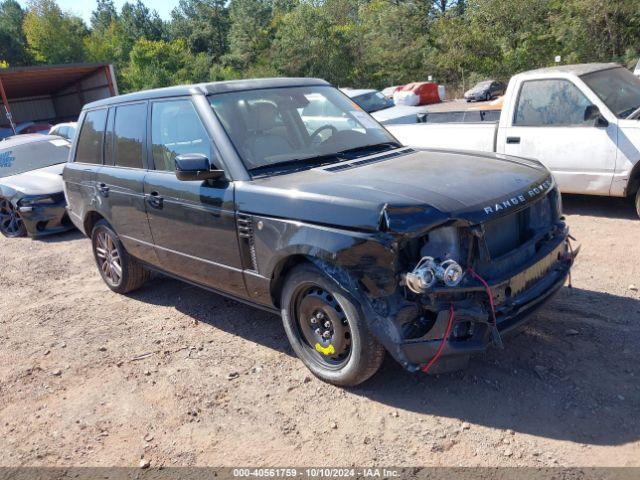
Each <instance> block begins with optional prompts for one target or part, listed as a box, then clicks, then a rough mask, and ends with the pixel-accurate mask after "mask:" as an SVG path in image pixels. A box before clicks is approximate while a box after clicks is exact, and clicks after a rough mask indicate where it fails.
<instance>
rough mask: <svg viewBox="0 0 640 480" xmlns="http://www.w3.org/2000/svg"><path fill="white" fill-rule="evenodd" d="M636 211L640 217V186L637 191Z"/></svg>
mask: <svg viewBox="0 0 640 480" xmlns="http://www.w3.org/2000/svg"><path fill="white" fill-rule="evenodd" d="M636 213H637V214H638V217H640V188H639V189H638V191H637V192H636Z"/></svg>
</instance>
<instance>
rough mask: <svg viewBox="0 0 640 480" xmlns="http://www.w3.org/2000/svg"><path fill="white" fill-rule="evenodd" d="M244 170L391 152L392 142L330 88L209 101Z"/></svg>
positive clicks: (248, 94) (274, 90) (237, 95)
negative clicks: (373, 151)
mask: <svg viewBox="0 0 640 480" xmlns="http://www.w3.org/2000/svg"><path fill="white" fill-rule="evenodd" d="M209 102H210V104H211V107H212V108H213V111H214V112H215V114H216V115H217V117H218V118H219V119H220V122H221V123H222V125H223V126H224V128H225V130H226V132H227V135H229V138H230V139H231V141H232V142H233V145H234V146H235V148H236V150H237V152H238V154H239V155H240V157H241V158H242V161H243V162H244V164H245V166H246V167H247V169H248V170H249V171H251V172H253V173H256V172H259V171H264V170H269V169H270V167H277V166H280V167H281V168H282V167H284V166H287V167H289V166H290V167H291V168H295V167H296V166H301V165H304V164H305V161H306V163H311V162H312V161H316V162H322V163H332V162H337V161H340V160H342V159H344V157H342V156H341V154H342V153H343V152H346V151H349V152H350V153H351V154H353V153H354V152H358V151H359V150H360V149H362V152H363V154H364V153H366V152H367V149H372V148H373V149H375V148H376V146H382V148H383V149H384V148H394V146H399V144H398V143H397V142H396V140H395V139H394V138H393V137H392V136H391V134H390V133H389V132H387V131H386V130H385V129H384V128H383V127H381V126H380V124H379V123H378V122H376V121H375V120H374V119H373V118H371V117H370V116H369V115H368V114H367V113H365V112H363V111H362V110H361V109H360V107H358V106H357V105H355V104H354V103H353V102H352V101H351V100H349V98H347V97H346V96H345V95H343V94H342V93H340V92H339V91H338V90H336V89H335V88H333V87H329V86H314V87H292V88H271V89H263V90H250V91H243V92H234V93H222V94H218V95H212V96H210V97H209Z"/></svg>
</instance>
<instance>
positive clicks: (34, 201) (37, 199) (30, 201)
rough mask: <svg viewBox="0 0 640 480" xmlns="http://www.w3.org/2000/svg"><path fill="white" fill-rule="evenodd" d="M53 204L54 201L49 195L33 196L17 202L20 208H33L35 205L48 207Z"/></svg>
mask: <svg viewBox="0 0 640 480" xmlns="http://www.w3.org/2000/svg"><path fill="white" fill-rule="evenodd" d="M52 203H55V199H54V198H53V197H52V196H50V195H34V196H29V197H24V198H21V199H20V200H18V206H20V207H33V206H35V205H49V204H52Z"/></svg>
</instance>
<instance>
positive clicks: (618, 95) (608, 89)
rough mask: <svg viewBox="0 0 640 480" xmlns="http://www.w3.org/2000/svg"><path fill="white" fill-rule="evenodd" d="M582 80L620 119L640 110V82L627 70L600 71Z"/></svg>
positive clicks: (589, 74)
mask: <svg viewBox="0 0 640 480" xmlns="http://www.w3.org/2000/svg"><path fill="white" fill-rule="evenodd" d="M580 78H582V80H583V81H584V83H586V84H587V85H588V86H589V88H591V90H593V91H594V93H595V94H596V95H597V96H598V97H599V98H600V100H602V101H603V102H604V103H605V104H606V105H607V107H609V110H611V111H612V112H613V113H614V114H615V115H616V116H617V117H618V118H626V117H628V116H629V115H631V114H632V113H633V112H634V111H635V110H637V109H638V108H640V80H639V79H638V78H637V77H636V76H634V75H633V74H632V73H631V72H630V71H629V70H627V69H626V68H622V67H620V68H612V69H609V70H600V71H599V72H593V73H588V74H586V75H582V76H581V77H580Z"/></svg>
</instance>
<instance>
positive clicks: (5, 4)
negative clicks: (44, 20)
mask: <svg viewBox="0 0 640 480" xmlns="http://www.w3.org/2000/svg"><path fill="white" fill-rule="evenodd" d="M24 16H25V13H24V11H23V10H22V7H20V4H19V3H18V2H17V1H16V0H4V1H2V2H0V59H2V60H3V61H4V63H5V65H7V64H8V65H13V66H19V65H26V64H28V63H29V61H30V59H29V55H28V53H27V39H26V37H25V35H24V31H23V30H22V23H23V22H24Z"/></svg>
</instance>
